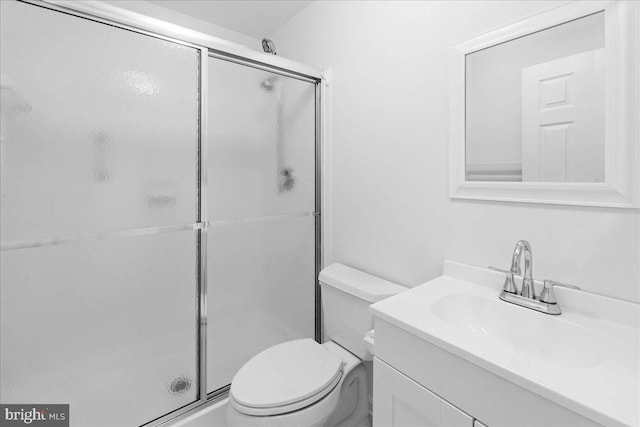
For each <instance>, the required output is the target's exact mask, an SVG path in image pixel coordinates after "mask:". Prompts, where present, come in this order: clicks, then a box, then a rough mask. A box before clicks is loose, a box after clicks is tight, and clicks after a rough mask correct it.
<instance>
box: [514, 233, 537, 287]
mask: <svg viewBox="0 0 640 427" xmlns="http://www.w3.org/2000/svg"><path fill="white" fill-rule="evenodd" d="M523 255H524V278H523V279H522V288H521V289H520V293H519V294H520V296H523V297H525V298H531V299H535V298H536V290H535V288H534V287H533V277H532V276H533V272H532V271H531V270H532V269H533V253H532V252H531V245H530V244H529V242H527V241H526V240H519V241H518V243H516V247H515V248H513V256H512V257H511V273H512V274H517V275H520V261H521V260H522V256H523Z"/></svg>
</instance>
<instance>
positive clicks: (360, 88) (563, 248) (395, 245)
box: [271, 1, 640, 302]
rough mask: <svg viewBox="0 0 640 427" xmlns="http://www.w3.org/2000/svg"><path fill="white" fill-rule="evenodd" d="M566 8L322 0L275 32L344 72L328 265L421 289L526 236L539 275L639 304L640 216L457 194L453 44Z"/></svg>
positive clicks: (338, 90) (302, 56)
mask: <svg viewBox="0 0 640 427" xmlns="http://www.w3.org/2000/svg"><path fill="white" fill-rule="evenodd" d="M558 4H560V2H541V1H526V2H516V1H512V2H498V1H486V2H435V1H434V2H397V1H394V2H383V1H374V2H363V1H362V2H361V1H345V2H325V1H316V2H314V3H312V4H311V5H310V6H309V7H307V8H306V9H304V10H303V11H302V12H301V13H300V14H298V15H297V16H295V17H294V18H293V19H292V20H290V21H289V22H288V23H286V24H285V25H284V26H283V27H282V28H280V29H279V30H278V31H277V32H275V33H274V34H272V35H271V36H272V38H273V39H274V41H275V43H276V44H277V45H278V50H279V54H280V55H282V56H285V57H288V58H291V59H294V60H297V61H300V62H303V63H307V64H309V65H312V66H315V67H318V68H321V69H324V68H332V73H333V83H332V88H331V89H332V95H333V101H332V128H331V140H332V148H331V149H332V154H331V158H330V163H331V176H332V185H331V188H330V191H331V193H332V201H331V202H332V206H333V208H332V211H331V212H330V214H331V216H332V219H331V221H332V232H331V236H330V240H331V241H332V247H331V248H329V250H328V254H330V255H329V257H328V258H327V259H326V262H327V263H329V262H332V261H340V262H343V263H346V264H349V265H351V266H354V267H356V268H361V269H364V270H367V271H370V272H372V273H374V274H377V275H379V276H382V277H384V278H387V279H389V280H393V281H396V282H398V283H401V284H403V285H408V286H414V285H417V284H419V283H422V282H424V281H426V280H428V279H431V278H433V277H436V276H438V275H439V274H441V272H442V262H443V260H444V259H452V260H456V261H461V262H466V263H470V264H476V265H481V266H486V265H495V266H500V267H507V265H508V263H509V262H510V258H511V253H512V250H513V246H514V244H515V243H516V241H517V240H518V239H522V238H525V239H528V240H529V241H530V242H531V244H532V246H533V251H534V270H533V271H534V276H535V277H539V278H553V279H556V280H560V281H565V282H569V283H576V284H579V285H580V286H582V287H583V288H584V289H586V290H588V291H592V292H596V293H601V294H606V295H611V296H614V297H619V298H623V299H627V300H632V301H636V302H637V301H640V291H639V288H640V272H639V266H638V264H639V263H640V261H639V259H640V247H639V246H640V244H639V241H640V214H639V212H638V211H637V210H634V211H632V210H620V209H604V208H584V207H569V206H548V205H531V204H513V203H498V202H475V201H461V200H455V201H454V200H450V199H449V197H448V182H447V173H448V153H447V151H448V113H447V111H448V83H449V75H448V53H449V52H448V49H449V46H450V45H451V44H453V43H456V42H459V41H461V40H464V39H468V38H471V37H474V36H476V35H478V34H481V33H483V32H486V31H489V30H491V29H493V28H496V27H500V26H503V25H505V24H508V23H511V22H513V21H516V20H519V19H523V18H526V17H528V16H530V15H533V14H536V13H539V12H541V11H543V10H546V9H548V8H551V7H554V6H556V5H558ZM325 214H327V212H325Z"/></svg>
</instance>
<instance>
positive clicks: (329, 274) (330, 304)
mask: <svg viewBox="0 0 640 427" xmlns="http://www.w3.org/2000/svg"><path fill="white" fill-rule="evenodd" d="M318 281H319V282H320V286H321V292H322V312H323V319H324V339H325V341H328V340H331V341H333V342H335V343H337V344H339V345H340V346H342V347H344V348H345V349H347V350H349V351H350V352H351V353H353V354H355V355H356V356H358V357H359V358H361V359H370V358H371V354H369V352H368V351H367V349H366V348H365V345H364V342H363V338H364V335H365V333H367V332H368V331H370V330H371V329H373V317H372V316H371V314H369V306H370V305H371V304H373V303H374V302H377V301H380V300H382V299H384V298H387V297H390V296H392V295H396V294H398V293H400V292H402V291H404V290H406V289H407V288H405V287H403V286H400V285H397V284H395V283H391V282H389V281H387V280H384V279H381V278H379V277H376V276H372V275H371V274H367V273H364V272H362V271H360V270H356V269H355V268H351V267H347V266H346V265H343V264H337V263H336V264H331V265H329V266H327V267H325V268H324V269H323V270H322V271H321V272H320V275H319V276H318Z"/></svg>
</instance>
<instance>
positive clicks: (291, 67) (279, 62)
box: [2, 0, 323, 427]
mask: <svg viewBox="0 0 640 427" xmlns="http://www.w3.org/2000/svg"><path fill="white" fill-rule="evenodd" d="M16 1H18V2H21V3H26V4H30V5H33V6H37V7H42V8H45V9H50V10H53V11H57V12H61V13H65V14H68V15H72V16H76V17H79V18H83V19H87V20H90V21H94V22H98V23H101V24H107V25H110V26H113V27H117V28H120V29H124V30H128V31H132V32H135V33H139V34H143V35H147V36H150V37H154V38H158V39H162V40H166V41H169V42H173V43H177V44H180V45H183V46H188V47H191V48H194V49H196V50H198V51H199V70H198V74H199V76H198V77H199V78H198V81H199V87H198V98H199V103H200V105H199V118H198V123H199V129H198V147H197V152H198V214H197V220H196V221H195V222H194V223H192V224H183V225H175V226H162V227H149V228H143V229H134V230H129V231H120V232H114V233H98V234H95V235H86V236H73V237H67V238H59V239H48V240H46V241H45V240H43V241H33V242H20V243H15V244H13V243H7V244H4V245H2V250H3V251H4V250H12V249H17V248H18V246H20V245H24V244H27V245H32V246H33V247H38V246H48V245H55V244H63V243H67V242H73V241H82V240H101V239H105V238H115V237H121V235H124V234H127V233H129V234H131V235H147V234H148V235H150V234H158V233H165V232H174V231H179V230H187V229H193V230H197V233H198V236H197V242H198V243H197V245H198V247H197V253H198V256H197V266H196V271H197V273H198V280H197V287H198V301H197V304H198V316H197V317H198V321H197V325H196V327H197V331H198V337H199V338H198V342H197V352H196V354H197V355H198V361H197V366H198V377H199V390H198V396H197V399H196V400H195V401H194V402H191V403H190V404H188V405H185V406H182V407H180V408H177V409H175V410H174V411H172V412H170V413H168V414H165V415H163V416H161V417H158V418H156V419H153V420H150V421H148V422H146V423H145V424H143V426H145V427H147V426H149V427H151V426H153V427H156V426H161V425H168V424H170V423H172V422H175V421H176V420H178V419H182V418H184V417H187V416H189V415H191V414H192V413H194V412H195V411H197V410H198V409H200V408H201V407H203V406H204V405H209V404H212V403H215V402H217V401H219V400H221V399H223V398H224V397H225V395H226V394H227V393H228V391H229V387H230V386H229V385H227V386H225V387H221V388H219V389H217V390H214V391H212V392H210V393H207V375H206V373H207V346H206V344H207V342H206V340H207V286H206V283H207V282H206V279H207V263H206V256H207V243H206V242H207V231H208V227H209V223H208V222H207V220H206V219H207V215H206V189H207V177H206V149H207V148H206V146H207V144H206V141H207V135H206V131H207V111H206V109H207V99H206V97H207V78H208V74H207V59H208V57H213V58H218V59H223V60H226V61H230V62H234V63H237V64H241V65H244V66H248V67H252V68H257V69H260V70H264V71H268V72H271V73H275V74H280V75H283V76H286V77H291V78H294V79H297V80H302V81H305V82H309V83H313V84H314V85H315V209H314V212H311V213H309V214H310V215H313V216H314V217H315V283H314V299H315V301H314V306H315V313H314V333H315V340H316V341H318V342H321V341H322V326H321V325H322V319H321V315H322V311H321V302H320V284H319V282H318V274H319V273H320V270H321V268H322V265H323V259H322V255H323V253H322V241H321V239H322V228H321V227H322V213H321V212H322V194H321V191H322V170H323V169H322V153H323V151H322V139H323V134H322V114H321V97H322V93H323V84H322V83H323V75H322V74H321V73H320V72H319V71H317V70H314V69H312V68H310V67H307V66H304V65H302V64H298V63H296V62H293V61H289V60H286V59H283V58H281V57H276V56H272V55H266V54H263V53H261V52H257V51H253V50H251V49H248V48H244V47H242V46H239V45H234V44H229V43H226V42H225V41H224V40H221V39H218V38H216V37H213V36H209V35H206V34H204V33H199V32H196V31H192V30H189V29H187V28H184V27H180V26H177V25H174V24H170V23H167V22H164V21H161V20H159V19H155V18H149V17H147V16H145V15H142V14H140V13H137V12H132V11H127V10H124V9H121V8H119V7H117V6H115V7H114V6H110V5H107V4H104V3H101V2H97V3H90V4H83V3H80V2H77V3H76V2H73V1H70V0H16ZM16 245H17V246H16ZM14 246H15V247H14ZM32 246H29V247H32Z"/></svg>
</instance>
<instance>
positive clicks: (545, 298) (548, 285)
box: [539, 279, 580, 304]
mask: <svg viewBox="0 0 640 427" xmlns="http://www.w3.org/2000/svg"><path fill="white" fill-rule="evenodd" d="M555 286H560V287H561V288H569V289H576V290H579V289H580V287H578V286H576V285H569V284H567V283H560V282H556V281H554V280H548V279H545V280H544V286H543V288H542V292H540V296H539V299H540V302H544V303H547V304H556V303H557V302H558V299H557V298H556V293H555V291H554V290H553V288H554V287H555Z"/></svg>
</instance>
